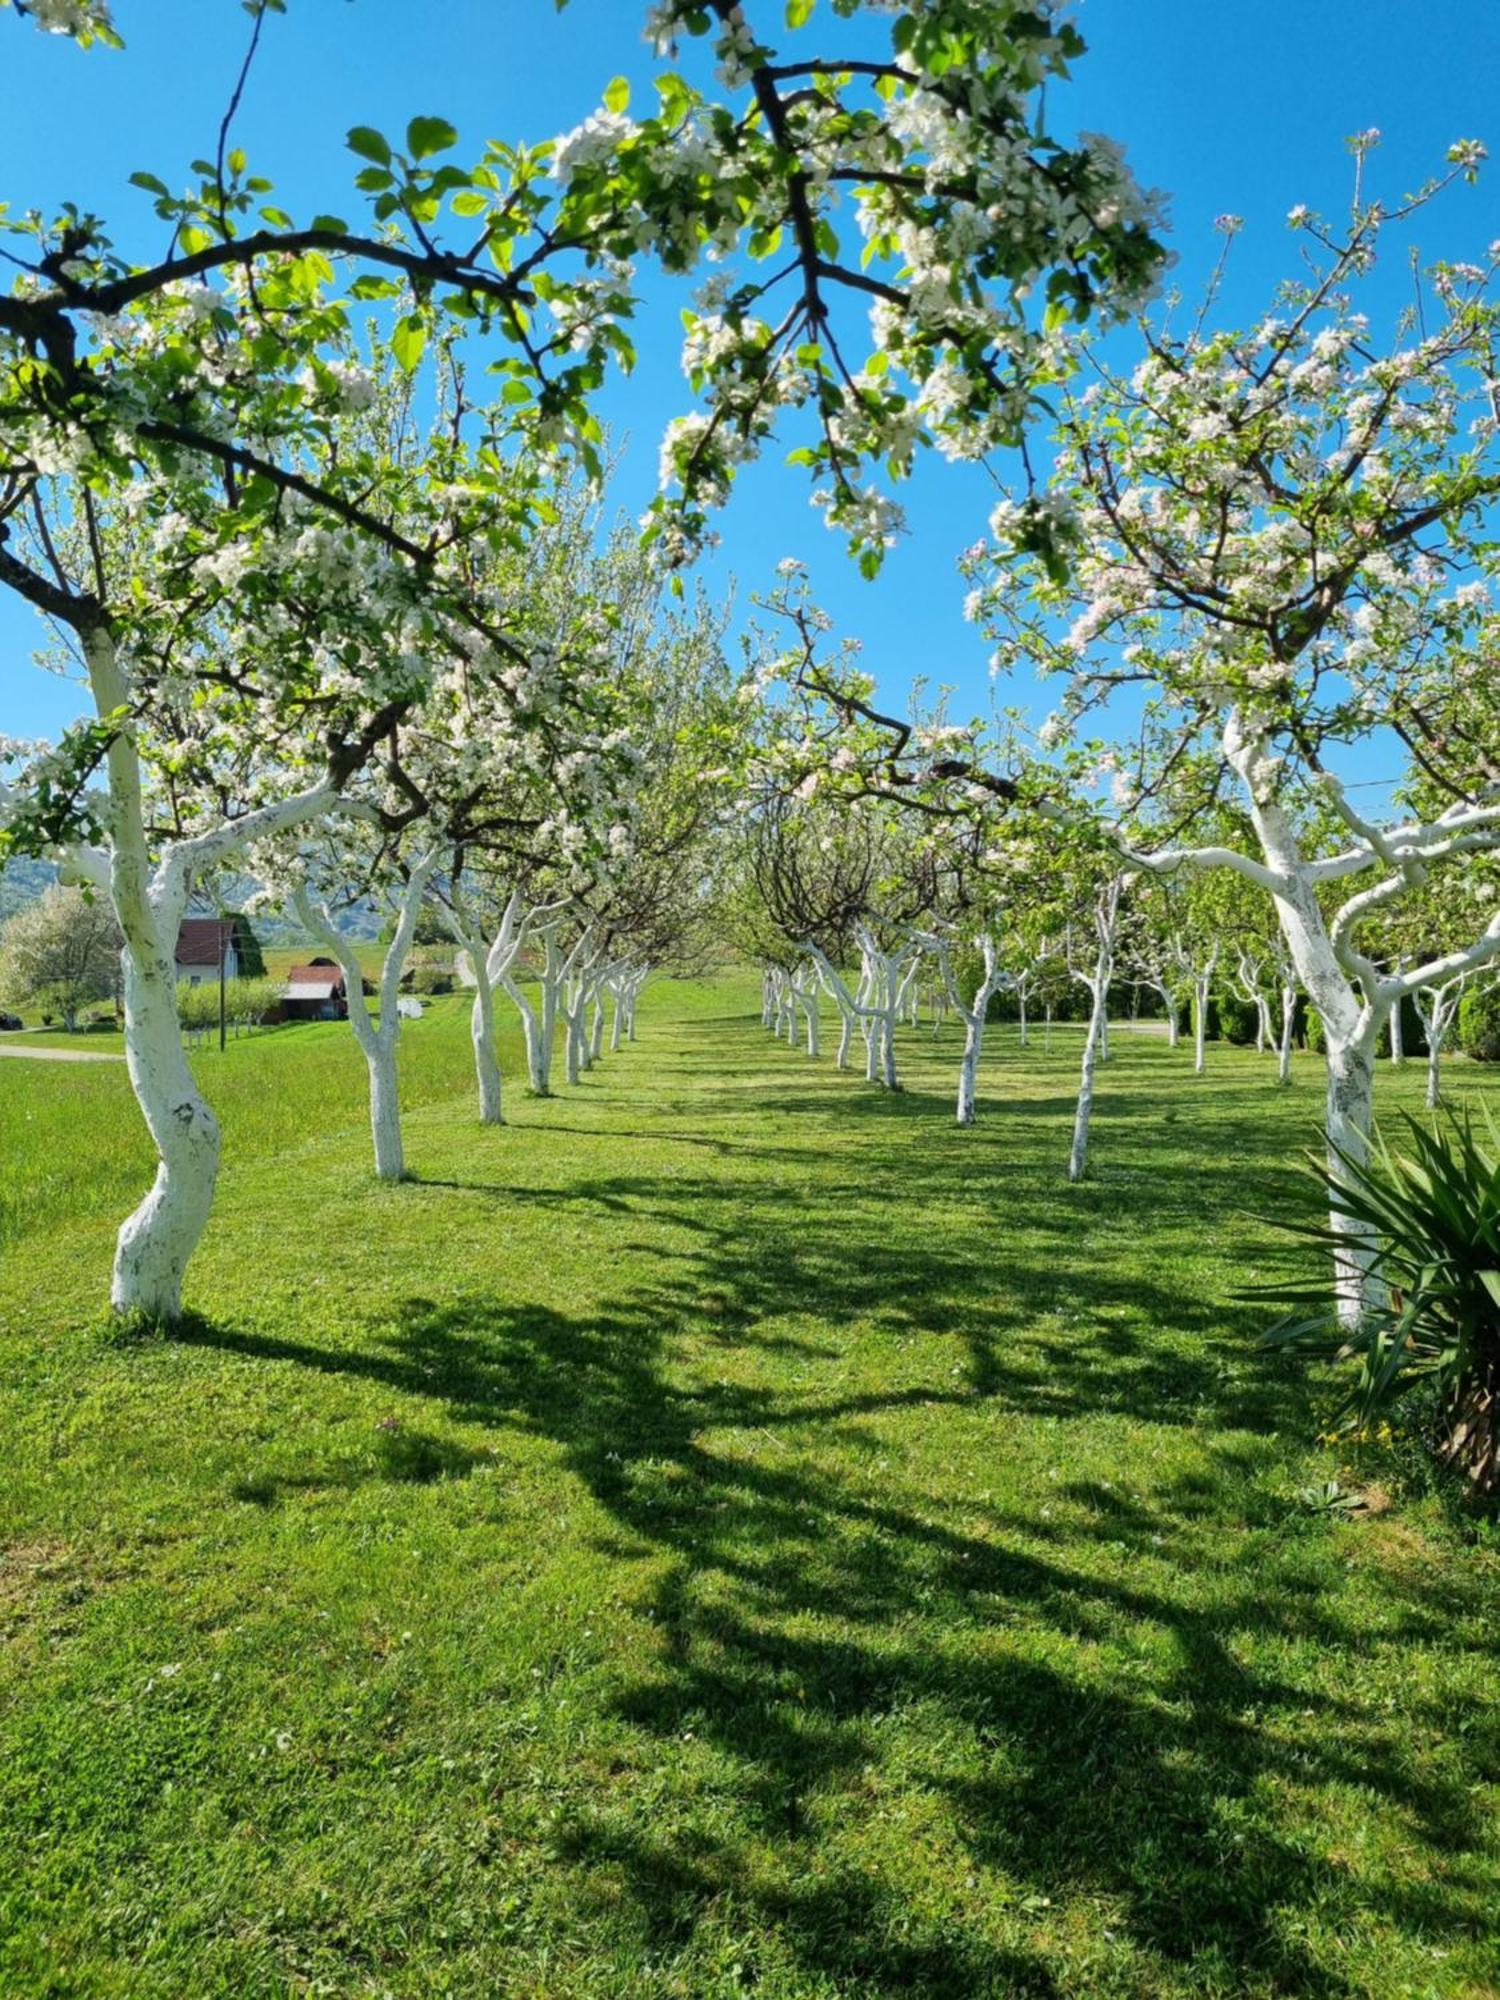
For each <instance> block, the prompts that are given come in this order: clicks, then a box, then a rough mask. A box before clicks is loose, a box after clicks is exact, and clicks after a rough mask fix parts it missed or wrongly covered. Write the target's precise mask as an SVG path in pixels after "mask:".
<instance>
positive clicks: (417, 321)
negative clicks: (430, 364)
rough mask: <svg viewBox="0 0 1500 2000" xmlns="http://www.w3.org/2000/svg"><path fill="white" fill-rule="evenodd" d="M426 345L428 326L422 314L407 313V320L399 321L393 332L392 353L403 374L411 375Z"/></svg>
mask: <svg viewBox="0 0 1500 2000" xmlns="http://www.w3.org/2000/svg"><path fill="white" fill-rule="evenodd" d="M426 345H427V326H426V323H425V321H424V320H423V318H422V316H421V314H420V313H407V314H406V316H405V318H403V319H398V320H397V322H396V324H395V326H394V327H393V328H392V330H391V352H392V354H394V355H395V357H396V366H397V367H398V368H400V369H401V370H402V371H403V373H405V374H407V375H410V374H411V372H412V371H413V369H414V368H415V367H416V365H417V363H418V362H419V361H420V360H421V359H422V350H423V348H424V347H426Z"/></svg>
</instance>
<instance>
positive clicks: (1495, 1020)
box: [1458, 984, 1500, 1062]
mask: <svg viewBox="0 0 1500 2000" xmlns="http://www.w3.org/2000/svg"><path fill="white" fill-rule="evenodd" d="M1458 1046H1459V1047H1460V1048H1461V1049H1462V1050H1463V1052H1464V1054H1465V1055H1466V1056H1472V1057H1473V1058H1474V1060H1475V1061H1476V1062H1500V984H1496V985H1492V986H1476V987H1474V988H1473V990H1472V991H1471V992H1468V993H1466V994H1465V995H1464V997H1463V1000H1462V1001H1461V1003H1460V1005H1459V1009H1458Z"/></svg>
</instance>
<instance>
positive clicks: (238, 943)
mask: <svg viewBox="0 0 1500 2000" xmlns="http://www.w3.org/2000/svg"><path fill="white" fill-rule="evenodd" d="M244 921H245V920H244V918H243V917H184V918H183V920H182V923H181V925H180V926H179V928H178V932H177V983H178V985H179V986H202V985H204V984H205V983H207V982H210V981H216V980H217V979H218V977H219V961H220V959H221V958H222V959H223V962H224V977H225V978H226V979H238V978H239V976H240V973H241V971H242V970H243V969H244V968H243V961H244V958H245V956H246V953H245V948H244V937H243V935H242V931H241V926H242V925H243V924H244Z"/></svg>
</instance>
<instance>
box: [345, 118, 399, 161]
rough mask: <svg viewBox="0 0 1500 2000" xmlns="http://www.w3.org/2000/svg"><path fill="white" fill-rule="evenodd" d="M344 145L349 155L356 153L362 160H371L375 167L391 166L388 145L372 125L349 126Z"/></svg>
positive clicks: (382, 135)
mask: <svg viewBox="0 0 1500 2000" xmlns="http://www.w3.org/2000/svg"><path fill="white" fill-rule="evenodd" d="M344 144H345V145H346V146H347V147H348V148H349V150H350V152H351V153H358V154H359V156H360V158H361V159H362V160H373V161H374V162H375V164H376V166H377V167H388V166H389V165H390V164H391V149H390V144H389V142H388V141H387V140H386V138H385V136H384V134H383V133H380V132H377V131H376V130H375V127H374V126H373V125H353V126H351V127H350V128H349V133H348V136H347V137H346V139H345V141H344Z"/></svg>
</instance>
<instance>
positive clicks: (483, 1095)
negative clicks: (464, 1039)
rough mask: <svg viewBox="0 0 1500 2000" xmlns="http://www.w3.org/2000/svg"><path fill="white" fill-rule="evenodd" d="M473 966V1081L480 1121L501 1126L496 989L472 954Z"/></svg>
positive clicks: (477, 956) (476, 955) (478, 956)
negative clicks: (475, 1086)
mask: <svg viewBox="0 0 1500 2000" xmlns="http://www.w3.org/2000/svg"><path fill="white" fill-rule="evenodd" d="M470 956H471V962H472V964H473V967H474V1005H473V1006H472V1007H471V1008H470V1010H469V1039H470V1041H471V1042H472V1043H473V1045H474V1078H475V1081H476V1083H477V1084H478V1086H479V1122H480V1124H481V1125H503V1124H504V1123H505V1116H504V1112H503V1110H502V1107H501V1102H500V1058H499V1056H498V1055H497V1054H496V1051H495V989H494V987H493V986H492V985H491V984H490V976H489V973H488V971H487V970H486V968H485V964H484V959H483V956H482V954H480V953H479V952H474V953H471V955H470Z"/></svg>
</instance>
